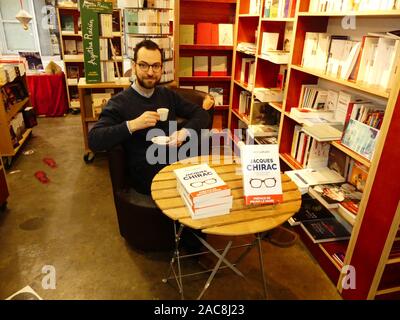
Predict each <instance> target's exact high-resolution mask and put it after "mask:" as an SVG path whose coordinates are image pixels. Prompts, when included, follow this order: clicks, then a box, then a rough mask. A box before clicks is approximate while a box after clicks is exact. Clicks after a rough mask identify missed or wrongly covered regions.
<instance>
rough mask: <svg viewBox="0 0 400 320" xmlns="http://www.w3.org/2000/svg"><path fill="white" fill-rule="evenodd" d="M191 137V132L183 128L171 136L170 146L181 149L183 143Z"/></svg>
mask: <svg viewBox="0 0 400 320" xmlns="http://www.w3.org/2000/svg"><path fill="white" fill-rule="evenodd" d="M188 136H189V132H188V131H187V130H186V129H185V128H183V129H181V130H179V131H175V132H174V133H173V134H171V135H170V136H169V141H170V143H169V146H170V147H180V146H181V145H182V143H184V142H185V140H186V138H187V137H188Z"/></svg>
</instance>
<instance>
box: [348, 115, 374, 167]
mask: <svg viewBox="0 0 400 320" xmlns="http://www.w3.org/2000/svg"><path fill="white" fill-rule="evenodd" d="M378 136H379V130H378V129H375V128H372V127H370V126H369V125H366V124H364V123H361V122H359V121H356V120H353V119H350V121H349V123H348V125H347V126H346V128H345V131H344V134H343V137H342V140H341V143H342V144H343V145H344V146H346V147H348V148H349V149H351V150H353V151H354V152H356V153H358V154H360V155H361V156H363V157H364V158H366V159H368V160H371V159H372V156H373V153H374V150H375V144H376V141H377V139H378Z"/></svg>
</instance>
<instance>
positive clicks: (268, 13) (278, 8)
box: [264, 0, 296, 18]
mask: <svg viewBox="0 0 400 320" xmlns="http://www.w3.org/2000/svg"><path fill="white" fill-rule="evenodd" d="M295 11H296V0H265V3H264V18H289V17H294V14H295Z"/></svg>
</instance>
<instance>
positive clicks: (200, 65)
mask: <svg viewBox="0 0 400 320" xmlns="http://www.w3.org/2000/svg"><path fill="white" fill-rule="evenodd" d="M209 60H210V63H209ZM227 75H228V57H227V56H211V57H210V59H209V57H208V56H194V57H182V56H181V57H179V76H180V77H192V76H194V77H198V76H203V77H207V76H212V77H220V76H227Z"/></svg>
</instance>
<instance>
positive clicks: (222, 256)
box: [197, 241, 240, 300]
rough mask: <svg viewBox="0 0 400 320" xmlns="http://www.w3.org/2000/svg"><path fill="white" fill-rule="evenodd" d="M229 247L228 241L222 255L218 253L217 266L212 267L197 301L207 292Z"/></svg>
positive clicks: (230, 243) (230, 244) (230, 242)
mask: <svg viewBox="0 0 400 320" xmlns="http://www.w3.org/2000/svg"><path fill="white" fill-rule="evenodd" d="M231 246H232V241H229V243H228V244H227V246H226V248H225V250H224V252H223V253H222V255H220V254H219V253H218V255H219V259H218V261H217V264H216V265H215V267H214V269H213V271H212V272H211V274H210V276H209V277H208V279H207V281H206V284H205V285H204V288H203V290H202V291H201V292H200V295H199V296H198V297H197V300H200V299H201V297H202V296H203V295H204V293H205V292H206V290H207V289H208V287H209V286H210V284H211V281H212V280H213V279H214V276H215V274H216V273H217V271H218V269H219V267H220V266H221V263H222V261H223V260H225V256H226V254H227V253H228V251H229V249H230V247H231ZM214 251H215V250H214ZM215 252H216V251H215ZM235 269H236V268H235ZM238 271H239V270H238ZM239 272H240V271H239Z"/></svg>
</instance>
